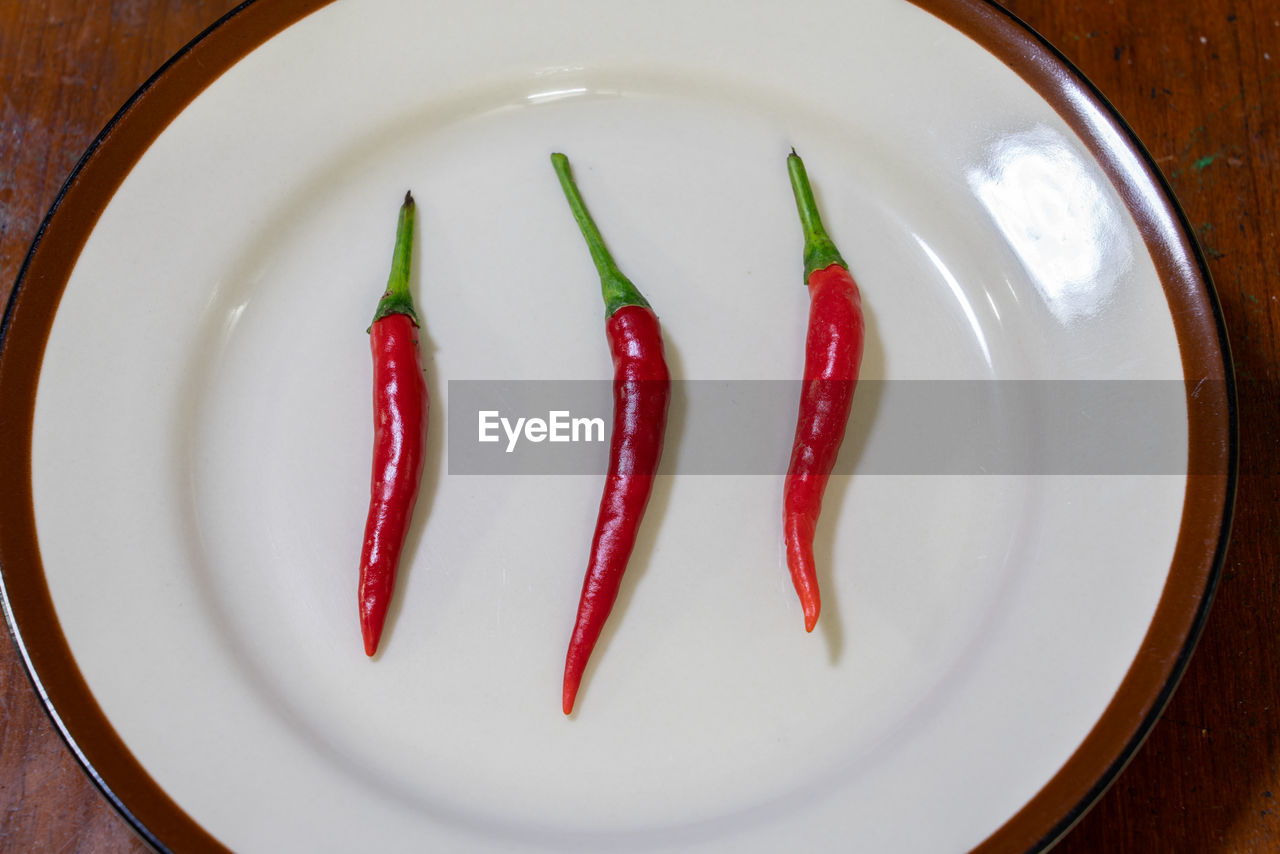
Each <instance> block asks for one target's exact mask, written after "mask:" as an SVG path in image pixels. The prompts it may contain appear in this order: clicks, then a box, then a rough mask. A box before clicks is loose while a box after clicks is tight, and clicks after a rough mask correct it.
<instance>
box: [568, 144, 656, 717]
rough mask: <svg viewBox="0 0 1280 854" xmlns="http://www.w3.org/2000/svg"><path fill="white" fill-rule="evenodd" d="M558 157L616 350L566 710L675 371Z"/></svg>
mask: <svg viewBox="0 0 1280 854" xmlns="http://www.w3.org/2000/svg"><path fill="white" fill-rule="evenodd" d="M551 162H552V165H554V166H555V170H556V174H557V175H558V176H559V177H560V185H561V186H562V187H563V188H564V194H565V198H567V199H568V201H569V207H570V209H571V210H572V211H573V216H574V219H575V220H577V222H578V227H579V228H581V229H582V236H583V237H584V238H586V241H587V247H588V249H590V251H591V258H592V260H593V261H594V262H595V265H596V270H597V271H598V272H599V273H600V288H601V291H602V293H603V295H604V303H605V317H606V320H605V337H606V338H608V341H609V352H610V354H611V355H612V356H613V432H612V435H611V436H610V439H609V469H608V473H607V474H606V475H605V483H604V494H603V495H602V496H601V498H600V512H599V515H598V516H597V518H596V530H595V536H594V538H593V539H592V541H591V556H590V557H589V558H588V559H587V573H586V578H585V579H584V580H583V583H582V596H581V598H580V599H579V601H578V616H577V620H576V621H575V623H574V626H573V636H572V637H571V638H570V640H569V652H568V654H567V656H566V657H565V665H564V693H563V696H562V700H561V702H562V707H563V709H564V713H565V714H566V715H567V714H569V713H570V712H572V711H573V703H574V699H575V698H576V697H577V695H578V686H579V685H580V684H581V682H582V673H583V671H584V670H585V669H586V667H587V660H588V659H589V658H590V657H591V651H592V650H593V649H594V648H595V645H596V641H597V640H599V638H600V631H601V629H603V628H604V624H605V621H606V620H608V618H609V612H610V611H611V610H612V609H613V603H614V601H616V600H617V598H618V588H619V586H620V584H621V583H622V574H623V573H624V572H625V571H626V569H627V561H628V560H629V559H630V557H631V551H632V549H633V548H634V547H635V543H636V532H637V530H639V528H640V521H641V519H642V518H643V517H644V511H645V506H646V505H647V504H648V503H649V494H650V492H652V490H653V477H654V475H655V474H656V473H657V469H658V461H659V459H660V458H661V457H662V440H663V435H664V433H665V432H666V426H667V405H668V403H669V402H670V399H671V376H670V374H669V372H668V371H667V363H666V359H665V358H664V356H663V352H662V330H661V328H660V327H659V325H658V317H657V315H656V314H654V313H653V309H651V308H650V307H649V303H648V302H647V301H646V300H645V298H644V297H643V296H642V295H641V294H640V291H639V290H637V289H636V286H635V285H633V284H632V283H631V281H630V280H629V279H628V278H627V277H626V276H624V275H622V273H621V271H619V270H618V265H617V264H615V263H614V260H613V257H612V256H611V255H610V254H609V250H608V249H607V248H606V247H605V245H604V241H603V239H602V238H601V237H600V232H599V230H598V229H597V228H596V224H595V222H594V221H593V220H592V219H591V215H590V214H589V213H588V212H587V209H586V206H585V205H584V204H583V202H582V196H581V195H580V194H579V192H578V187H577V185H576V184H575V183H574V180H573V176H572V174H571V173H570V171H569V159H568V158H567V157H565V156H564V155H563V154H553V155H551Z"/></svg>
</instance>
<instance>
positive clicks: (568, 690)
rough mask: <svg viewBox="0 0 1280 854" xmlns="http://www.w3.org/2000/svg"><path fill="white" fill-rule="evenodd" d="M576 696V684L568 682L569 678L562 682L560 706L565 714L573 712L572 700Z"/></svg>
mask: <svg viewBox="0 0 1280 854" xmlns="http://www.w3.org/2000/svg"><path fill="white" fill-rule="evenodd" d="M577 698H578V686H577V685H571V684H569V680H568V679H566V680H565V682H564V694H563V695H562V696H561V698H560V708H561V709H562V710H563V711H564V713H565V714H566V715H571V714H573V701H574V700H576V699H577Z"/></svg>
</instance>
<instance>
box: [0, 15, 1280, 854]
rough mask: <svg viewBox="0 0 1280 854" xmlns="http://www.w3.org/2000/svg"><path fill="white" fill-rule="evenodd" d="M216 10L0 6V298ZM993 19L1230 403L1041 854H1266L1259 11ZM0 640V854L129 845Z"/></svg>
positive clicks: (1276, 297) (1270, 310)
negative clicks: (1193, 240)
mask: <svg viewBox="0 0 1280 854" xmlns="http://www.w3.org/2000/svg"><path fill="white" fill-rule="evenodd" d="M264 2H270V0H264ZM235 4H236V0H186V2H174V0H112V1H111V2H101V0H98V2H93V3H89V4H86V3H85V2H84V0H80V2H72V0H44V2H26V0H0V81H2V82H0V96H2V98H3V100H2V106H0V302H2V301H3V300H5V299H7V297H8V294H9V291H10V289H11V288H12V285H13V282H14V279H15V277H16V276H17V272H18V268H19V266H20V265H21V263H22V259H23V256H24V254H25V253H26V250H27V247H28V245H29V243H30V241H31V239H32V237H33V235H34V234H35V231H36V228H37V227H38V225H39V223H40V220H41V218H42V217H43V216H44V213H45V211H46V210H47V209H48V208H49V206H50V204H51V202H52V201H53V198H54V195H55V194H56V193H57V191H58V188H59V186H60V185H61V183H62V181H63V180H64V179H65V178H66V176H67V174H68V172H69V171H70V170H71V168H72V167H73V166H74V165H75V163H76V160H77V159H78V158H79V157H80V155H81V153H82V152H83V151H84V150H85V148H86V147H87V146H88V144H89V142H90V141H91V140H92V139H93V137H94V136H95V135H96V134H97V133H98V131H99V130H100V129H101V127H102V126H103V124H104V123H105V122H106V121H107V120H108V119H109V118H110V117H111V115H112V114H113V113H114V112H115V110H116V109H117V108H118V107H119V106H120V105H121V104H122V103H123V102H124V101H125V99H126V98H127V97H128V96H129V95H130V94H131V93H132V92H133V90H134V89H135V88H136V87H137V86H138V85H139V84H141V83H142V82H143V81H144V80H145V79H146V77H147V76H148V75H150V73H151V72H152V71H154V70H155V69H156V68H157V67H158V66H159V65H160V63H161V62H163V61H164V60H165V59H166V58H167V57H168V56H169V55H170V54H172V53H173V52H174V51H175V50H177V49H178V48H179V47H181V45H182V44H184V43H185V42H186V41H187V40H188V39H190V38H191V37H193V36H195V35H196V34H197V33H198V32H199V31H200V30H201V29H202V28H204V27H205V26H207V25H208V24H210V23H212V22H213V21H214V20H216V19H217V18H218V16H220V15H221V14H222V13H223V12H225V11H227V10H228V9H230V8H231V7H233V6H234V5H235ZM1005 5H1006V6H1007V7H1008V8H1009V9H1010V10H1011V11H1013V12H1014V13H1015V14H1017V15H1019V16H1020V17H1022V18H1023V19H1024V20H1025V21H1027V22H1028V23H1029V24H1030V25H1031V26H1032V27H1034V28H1035V29H1037V30H1038V31H1039V32H1040V33H1042V34H1043V35H1044V36H1045V37H1046V38H1047V39H1048V40H1049V41H1050V42H1051V43H1053V44H1054V45H1055V46H1057V47H1058V48H1059V49H1060V50H1061V51H1062V52H1063V53H1064V54H1065V55H1066V56H1067V57H1068V58H1069V59H1070V60H1071V61H1072V62H1074V63H1075V64H1076V65H1077V66H1079V67H1080V68H1081V69H1082V70H1083V71H1084V73H1085V74H1086V75H1087V76H1088V77H1089V78H1090V79H1091V80H1092V81H1093V82H1094V83H1095V84H1096V85H1097V86H1098V87H1099V88H1100V89H1101V91H1102V92H1103V94H1104V95H1105V96H1106V97H1107V98H1109V99H1110V100H1111V101H1112V102H1113V103H1114V104H1115V105H1116V107H1117V108H1118V109H1119V111H1120V113H1121V114H1122V115H1123V116H1124V117H1125V118H1126V119H1127V120H1128V121H1129V123H1130V124H1131V125H1132V126H1133V128H1134V129H1135V130H1136V132H1137V134H1138V136H1139V137H1140V138H1141V139H1142V140H1143V142H1144V143H1145V144H1146V146H1147V148H1148V149H1149V150H1150V152H1151V153H1152V155H1153V156H1154V158H1155V160H1156V162H1157V164H1158V165H1159V166H1160V168H1161V169H1162V170H1163V171H1164V174H1165V175H1166V176H1167V177H1168V179H1169V181H1170V183H1171V184H1172V186H1173V188H1174V191H1175V193H1176V194H1177V196H1178V198H1179V199H1180V200H1181V202H1182V204H1183V206H1184V207H1185V209H1186V212H1187V215H1188V217H1189V219H1190V222H1191V223H1192V224H1193V227H1194V229H1195V231H1196V235H1197V236H1198V237H1199V239H1200V241H1201V243H1202V246H1203V248H1204V250H1205V252H1206V254H1207V255H1208V258H1209V266H1210V268H1211V270H1212V273H1213V276H1214V279H1215V281H1216V284H1217V288H1218V293H1219V296H1220V297H1221V300H1222V307H1223V312H1224V314H1225V316H1226V322H1227V327H1228V329H1229V330H1230V337H1231V347H1232V352H1233V356H1234V359H1235V366H1236V372H1237V377H1238V383H1239V398H1240V431H1241V436H1242V443H1241V471H1242V476H1241V478H1240V484H1239V504H1238V509H1237V512H1236V521H1235V529H1234V536H1233V539H1232V543H1231V548H1230V552H1229V554H1228V557H1227V562H1226V566H1225V570H1224V574H1223V577H1222V581H1221V585H1220V587H1219V590H1218V595H1217V601H1216V603H1215V605H1214V608H1213V613H1212V615H1211V617H1210V620H1209V623H1208V627H1207V629H1206V630H1205V633H1204V636H1203V638H1202V640H1201V642H1200V647H1199V650H1198V651H1197V653H1196V655H1195V657H1194V658H1193V659H1192V661H1191V665H1190V668H1189V670H1188V671H1187V673H1186V676H1185V678H1184V679H1183V682H1182V685H1181V686H1180V687H1179V688H1178V690H1177V692H1176V694H1175V695H1174V697H1173V700H1172V702H1171V704H1170V705H1169V707H1168V709H1167V711H1166V712H1165V714H1164V717H1163V718H1162V719H1161V721H1160V723H1159V724H1158V725H1157V726H1156V727H1155V729H1154V731H1153V732H1152V733H1151V736H1150V738H1149V740H1148V742H1147V744H1146V745H1145V746H1144V747H1143V749H1142V750H1141V751H1140V752H1139V753H1138V755H1137V757H1136V758H1135V759H1134V760H1133V762H1132V763H1131V765H1130V767H1129V768H1128V769H1127V770H1126V771H1125V772H1124V773H1123V774H1122V775H1121V776H1120V778H1119V780H1118V781H1117V782H1116V784H1115V785H1114V786H1113V787H1112V788H1111V790H1110V791H1109V792H1108V793H1107V794H1106V795H1105V796H1104V797H1103V798H1102V799H1101V800H1100V801H1099V802H1098V804H1097V806H1096V807H1095V808H1094V809H1093V810H1092V811H1091V812H1090V813H1089V814H1088V815H1086V816H1085V818H1084V819H1083V820H1082V821H1081V822H1080V823H1079V825H1078V826H1077V827H1076V829H1075V830H1073V831H1072V833H1071V834H1070V835H1069V836H1068V837H1067V838H1066V839H1065V840H1064V841H1063V843H1062V844H1061V845H1060V847H1059V848H1058V849H1057V850H1059V851H1062V852H1069V854H1080V853H1081V852H1100V851H1101V852H1105V851H1123V852H1146V851H1196V852H1199V851H1206V852H1210V851H1212V852H1218V851H1222V852H1227V851H1230V852H1237V851H1241V852H1242V851H1270V850H1280V806H1277V803H1278V800H1280V730H1278V729H1277V726H1276V723H1277V721H1278V720H1280V573H1277V563H1276V559H1275V557H1274V552H1275V549H1276V547H1277V534H1278V533H1280V509H1278V508H1280V478H1278V477H1277V473H1278V472H1280V425H1277V423H1276V415H1277V413H1280V406H1278V403H1280V401H1278V400H1277V379H1278V373H1280V371H1278V368H1277V362H1278V361H1280V360H1278V359H1277V355H1278V353H1280V346H1278V345H1277V333H1280V250H1278V249H1277V247H1278V246H1280V241H1278V240H1277V235H1276V227H1277V219H1276V217H1277V206H1278V205H1280V124H1278V122H1280V7H1277V6H1276V4H1275V3H1274V0H1199V2H1191V0H1172V2H1158V0H1120V2H1116V0H1108V2H1106V3H1102V2H1098V3H1089V4H1081V3H1079V2H1078V0H1041V2H1033V0H1005ZM0 634H3V639H2V640H0V674H2V675H0V686H2V687H0V691H2V692H3V693H2V694H0V698H2V699H0V703H2V705H0V850H5V851H37V850H38V851H132V850H144V847H143V845H142V843H141V842H139V841H138V839H137V838H136V837H135V836H134V835H133V833H132V832H131V830H130V829H129V828H128V826H127V825H125V823H124V822H123V821H122V820H121V819H120V818H119V817H117V815H116V814H115V812H114V811H113V810H112V808H111V807H110V806H109V805H108V804H107V802H106V801H105V800H104V799H103V798H102V796H101V795H100V794H99V793H98V792H97V790H96V789H95V788H94V787H93V785H92V783H90V781H89V779H88V778H87V777H86V775H85V774H84V773H83V772H82V771H81V770H80V768H79V766H78V765H77V764H76V762H75V760H74V759H73V758H72V756H71V754H70V753H69V752H68V750H67V748H66V747H65V746H64V745H63V743H62V741H61V740H60V739H59V737H58V735H57V734H56V733H55V731H54V730H53V728H52V726H51V725H50V723H49V720H48V718H47V717H46V715H45V712H44V710H43V708H42V707H41V706H40V703H39V701H38V699H37V698H36V696H35V694H34V692H33V691H32V689H31V686H30V683H29V682H28V681H27V678H26V675H25V673H24V671H23V669H22V665H21V663H20V661H19V659H18V657H17V655H16V653H15V651H14V649H13V644H12V641H11V639H10V638H9V636H8V633H7V632H5V633H0Z"/></svg>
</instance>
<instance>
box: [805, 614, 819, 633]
mask: <svg viewBox="0 0 1280 854" xmlns="http://www.w3.org/2000/svg"><path fill="white" fill-rule="evenodd" d="M816 625H818V612H817V611H814V612H813V613H810V612H809V611H805V612H804V630H805V631H806V632H812V631H813V627H814V626H816Z"/></svg>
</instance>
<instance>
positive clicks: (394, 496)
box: [358, 193, 429, 656]
mask: <svg viewBox="0 0 1280 854" xmlns="http://www.w3.org/2000/svg"><path fill="white" fill-rule="evenodd" d="M413 211H414V205H413V197H412V196H411V195H409V193H405V194H404V204H403V205H402V206H401V208H400V217H399V221H398V222H397V224H396V244H395V250H394V252H393V255H392V260H391V275H390V277H389V279H388V280H387V290H386V292H385V293H383V295H382V299H381V300H380V301H379V302H378V308H377V311H375V312H374V315H373V324H372V325H371V326H370V327H369V345H370V349H372V351H373V477H372V481H371V483H370V488H369V516H368V519H367V520H366V521H365V528H364V549H363V550H362V552H361V554H360V587H359V592H358V597H359V605H360V632H361V634H362V635H363V636H364V651H365V654H366V655H369V656H372V655H373V654H374V653H375V652H377V650H378V640H379V638H381V637H382V626H383V623H384V622H385V621H386V618H387V607H388V606H389V605H390V604H391V596H392V593H393V592H394V591H395V583H396V570H397V569H398V568H399V565H400V552H401V551H402V550H403V549H404V540H405V535H406V534H407V533H408V531H409V520H410V519H411V518H412V517H413V506H414V504H416V503H417V501H418V485H419V483H421V481H422V464H423V449H424V448H425V447H426V444H427V410H428V407H429V398H428V395H427V382H426V379H425V378H424V376H423V373H422V361H421V357H420V356H419V352H418V315H417V313H416V312H415V311H414V308H413V297H412V296H411V295H410V293H409V258H410V255H411V252H412V249H413Z"/></svg>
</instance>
